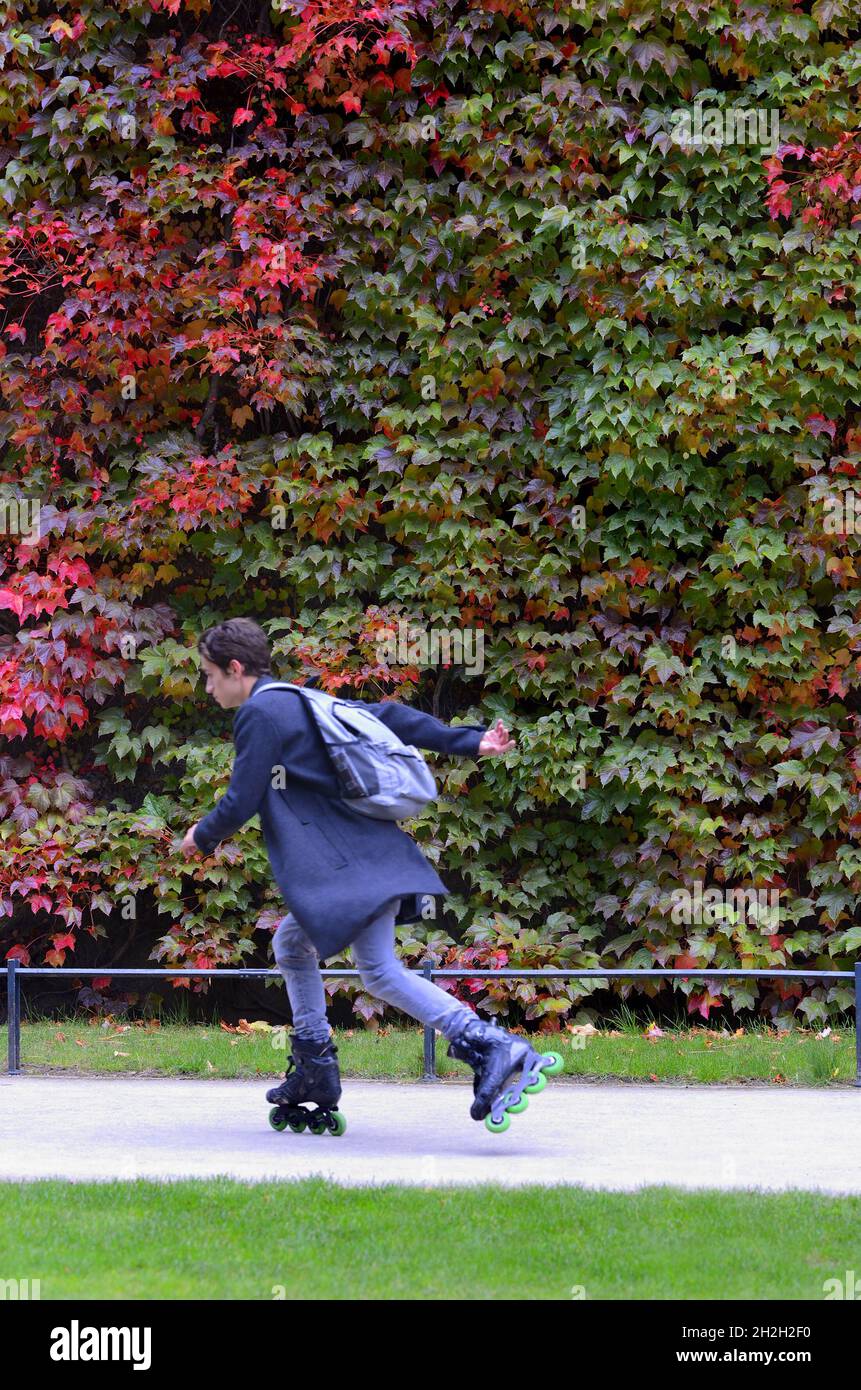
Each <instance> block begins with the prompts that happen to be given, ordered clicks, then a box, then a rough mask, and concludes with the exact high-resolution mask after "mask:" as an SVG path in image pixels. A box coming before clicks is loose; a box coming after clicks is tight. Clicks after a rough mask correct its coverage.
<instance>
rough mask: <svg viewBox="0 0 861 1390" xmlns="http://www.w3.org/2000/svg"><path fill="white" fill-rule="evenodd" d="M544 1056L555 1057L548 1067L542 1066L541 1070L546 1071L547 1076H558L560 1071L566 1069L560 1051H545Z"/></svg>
mask: <svg viewBox="0 0 861 1390" xmlns="http://www.w3.org/2000/svg"><path fill="white" fill-rule="evenodd" d="M544 1056H545V1057H550V1058H552V1059H553V1060H552V1061H551V1063H550V1065H549V1066H548V1067H542V1068H541V1070H542V1071H543V1072H544V1075H545V1076H558V1075H559V1073H560V1072H561V1071H562V1070H563V1069H564V1067H565V1063H564V1061H563V1059H562V1058H561V1057H560V1055H559V1053H558V1052H545V1053H544Z"/></svg>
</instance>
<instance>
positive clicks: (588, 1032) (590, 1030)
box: [565, 1023, 612, 1038]
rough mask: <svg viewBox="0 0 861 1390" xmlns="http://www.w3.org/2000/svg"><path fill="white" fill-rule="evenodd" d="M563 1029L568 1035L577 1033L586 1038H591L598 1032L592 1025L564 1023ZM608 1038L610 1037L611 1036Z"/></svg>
mask: <svg viewBox="0 0 861 1390" xmlns="http://www.w3.org/2000/svg"><path fill="white" fill-rule="evenodd" d="M565 1027H566V1028H567V1029H568V1032H569V1033H577V1034H579V1035H580V1036H581V1037H586V1038H592V1037H594V1036H595V1034H596V1033H597V1032H598V1029H597V1028H596V1027H595V1025H594V1023H566V1025H565ZM610 1036H611V1037H612V1034H611V1035H610Z"/></svg>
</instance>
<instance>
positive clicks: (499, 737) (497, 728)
mask: <svg viewBox="0 0 861 1390" xmlns="http://www.w3.org/2000/svg"><path fill="white" fill-rule="evenodd" d="M513 747H514V739H513V738H512V737H511V736H510V734H509V732H508V730H507V729H506V727H505V725H504V724H503V722H502V720H501V719H497V721H496V723H495V724H494V725H493V727H492V728H490V729H488V730H487V733H485V734H482V737H481V743H480V744H479V745H478V753H479V757H481V756H482V755H486V754H488V753H507V752H508V750H509V748H513Z"/></svg>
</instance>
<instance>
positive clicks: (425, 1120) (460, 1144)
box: [0, 1076, 861, 1193]
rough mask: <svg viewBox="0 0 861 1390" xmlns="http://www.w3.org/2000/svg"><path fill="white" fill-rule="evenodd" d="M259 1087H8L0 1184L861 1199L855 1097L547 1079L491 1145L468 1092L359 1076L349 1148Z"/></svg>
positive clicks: (29, 1081)
mask: <svg viewBox="0 0 861 1390" xmlns="http://www.w3.org/2000/svg"><path fill="white" fill-rule="evenodd" d="M266 1086H267V1083H266V1081H265V1080H263V1081H226V1080H212V1081H209V1080H197V1079H189V1080H186V1079H178V1078H165V1079H161V1078H142V1077H122V1078H120V1077H98V1078H95V1077H94V1078H89V1077H57V1076H51V1077H48V1076H20V1077H6V1076H4V1077H0V1180H10V1179H14V1180H20V1179H27V1178H42V1177H51V1176H56V1177H62V1178H67V1179H73V1180H82V1179H105V1178H138V1177H139V1178H178V1177H210V1176H213V1175H215V1174H227V1175H229V1176H232V1177H235V1178H243V1179H246V1180H259V1179H271V1178H300V1177H310V1176H314V1175H320V1176H324V1177H327V1178H330V1179H332V1180H334V1181H336V1182H339V1183H345V1184H356V1183H385V1182H405V1183H422V1184H432V1185H438V1184H444V1183H455V1182H457V1183H475V1182H500V1183H505V1184H512V1185H515V1184H521V1183H575V1184H576V1183H579V1184H583V1185H584V1186H588V1187H603V1188H615V1189H619V1190H621V1189H631V1188H636V1187H640V1186H642V1185H644V1184H652V1183H674V1184H678V1185H680V1186H682V1187H688V1188H696V1187H720V1188H734V1187H747V1188H749V1187H762V1188H768V1189H772V1190H776V1189H783V1188H790V1187H799V1188H809V1189H820V1190H822V1191H826V1192H835V1193H848V1192H861V1091H859V1090H855V1089H845V1090H844V1089H840V1090H828V1091H826V1090H817V1089H795V1088H793V1089H790V1088H789V1087H786V1088H783V1087H782V1088H781V1089H780V1090H778V1089H776V1088H775V1089H773V1090H772V1089H766V1088H759V1087H750V1088H741V1087H731V1086H683V1087H682V1086H680V1087H676V1086H672V1087H671V1086H655V1085H647V1086H641V1085H595V1084H589V1083H582V1082H581V1083H578V1082H569V1081H550V1083H549V1084H548V1086H547V1088H546V1089H545V1090H544V1091H543V1092H541V1093H540V1094H539V1095H537V1096H533V1097H532V1098H531V1100H530V1104H529V1108H528V1110H527V1111H526V1112H525V1113H524V1114H522V1115H515V1116H514V1117H513V1118H512V1123H511V1128H510V1129H509V1130H507V1131H506V1132H505V1133H504V1134H496V1135H494V1134H490V1133H489V1132H488V1131H487V1130H486V1129H485V1127H484V1124H483V1123H482V1124H477V1123H476V1122H475V1121H474V1120H471V1119H470V1118H469V1105H470V1102H471V1100H472V1087H471V1084H470V1083H468V1082H463V1083H461V1082H458V1083H453V1082H449V1081H446V1082H439V1083H433V1082H431V1083H421V1082H417V1083H397V1082H382V1081H351V1080H349V1079H348V1080H347V1081H346V1082H345V1085H344V1094H343V1096H342V1098H341V1108H342V1109H343V1111H344V1113H345V1115H346V1117H347V1123H348V1128H347V1132H346V1134H344V1135H343V1136H342V1137H341V1138H334V1137H332V1136H331V1135H328V1134H327V1135H323V1136H321V1137H315V1136H313V1135H311V1134H309V1133H308V1132H307V1131H306V1132H305V1133H304V1134H299V1135H295V1134H291V1133H290V1132H289V1130H288V1131H286V1132H284V1133H283V1134H278V1133H276V1131H275V1130H273V1129H271V1128H270V1127H269V1123H268V1119H267V1116H268V1110H269V1107H268V1106H267V1104H266V1101H265V1098H264V1092H265V1090H266Z"/></svg>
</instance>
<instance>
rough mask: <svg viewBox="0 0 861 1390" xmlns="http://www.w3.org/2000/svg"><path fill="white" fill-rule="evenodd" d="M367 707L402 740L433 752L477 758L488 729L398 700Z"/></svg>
mask: <svg viewBox="0 0 861 1390" xmlns="http://www.w3.org/2000/svg"><path fill="white" fill-rule="evenodd" d="M368 709H369V710H370V712H371V714H375V715H376V716H377V718H378V719H380V720H381V721H382V722H383V724H385V725H386V726H387V727H388V728H389V729H391V730H392V731H393V733H396V734H397V736H398V738H399V739H400V740H401V742H402V743H411V744H413V745H414V746H415V747H416V748H430V749H431V751H432V752H434V753H459V754H461V755H462V756H464V757H470V756H472V757H477V756H478V745H479V744H480V743H481V739H482V735H483V734H485V733H486V732H487V730H486V726H485V725H483V724H459V725H453V724H445V723H443V721H442V720H441V719H436V718H435V717H434V715H432V714H425V713H424V712H423V711H422V710H420V709H413V707H412V705H402V704H399V703H398V701H397V700H383V701H381V702H380V703H379V704H375V705H368Z"/></svg>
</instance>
